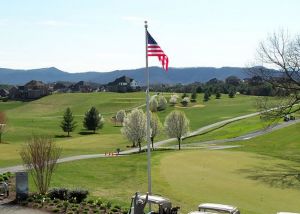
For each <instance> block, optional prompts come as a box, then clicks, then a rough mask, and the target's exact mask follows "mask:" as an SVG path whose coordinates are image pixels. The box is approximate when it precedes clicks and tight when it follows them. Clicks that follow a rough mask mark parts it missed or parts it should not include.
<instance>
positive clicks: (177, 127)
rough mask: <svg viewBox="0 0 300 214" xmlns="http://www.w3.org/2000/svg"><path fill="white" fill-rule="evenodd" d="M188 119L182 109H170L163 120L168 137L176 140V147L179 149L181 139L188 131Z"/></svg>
mask: <svg viewBox="0 0 300 214" xmlns="http://www.w3.org/2000/svg"><path fill="white" fill-rule="evenodd" d="M189 124H190V122H189V120H188V119H187V117H186V116H185V114H184V112H182V111H176V110H175V111H172V112H171V113H170V114H168V116H167V117H166V120H165V124H164V126H165V130H166V132H167V134H168V136H169V137H175V138H177V140H178V148H179V150H180V149H181V145H180V144H181V139H182V137H183V136H184V135H186V134H187V133H188V132H189Z"/></svg>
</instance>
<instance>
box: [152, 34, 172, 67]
mask: <svg viewBox="0 0 300 214" xmlns="http://www.w3.org/2000/svg"><path fill="white" fill-rule="evenodd" d="M147 37H148V47H147V56H157V57H158V60H159V61H160V62H161V64H162V67H163V69H164V70H165V71H168V66H169V59H168V56H167V55H166V54H165V53H164V52H163V50H162V49H161V48H160V47H159V45H158V44H157V42H156V41H155V40H154V39H153V37H152V36H151V35H150V33H149V32H148V31H147Z"/></svg>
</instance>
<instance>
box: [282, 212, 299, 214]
mask: <svg viewBox="0 0 300 214" xmlns="http://www.w3.org/2000/svg"><path fill="white" fill-rule="evenodd" d="M277 214H299V213H290V212H279V213H277Z"/></svg>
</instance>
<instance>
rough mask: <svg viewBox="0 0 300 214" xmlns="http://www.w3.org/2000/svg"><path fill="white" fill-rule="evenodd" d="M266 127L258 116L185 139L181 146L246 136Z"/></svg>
mask: <svg viewBox="0 0 300 214" xmlns="http://www.w3.org/2000/svg"><path fill="white" fill-rule="evenodd" d="M266 125H267V124H266V123H265V122H263V121H261V120H260V118H259V116H255V117H250V118H247V119H242V120H238V121H235V122H231V123H228V124H226V125H225V126H222V127H217V128H216V129H212V130H208V131H207V132H204V133H201V134H199V135H196V136H193V137H188V138H185V139H183V141H182V144H189V143H198V142H204V141H210V140H219V139H229V138H235V137H238V136H242V135H245V134H248V133H250V132H255V131H258V130H262V129H265V128H266V127H267V126H266ZM172 144H176V142H172V143H170V145H172Z"/></svg>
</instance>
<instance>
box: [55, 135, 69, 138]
mask: <svg viewBox="0 0 300 214" xmlns="http://www.w3.org/2000/svg"><path fill="white" fill-rule="evenodd" d="M69 137H71V136H68V135H54V138H69Z"/></svg>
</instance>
